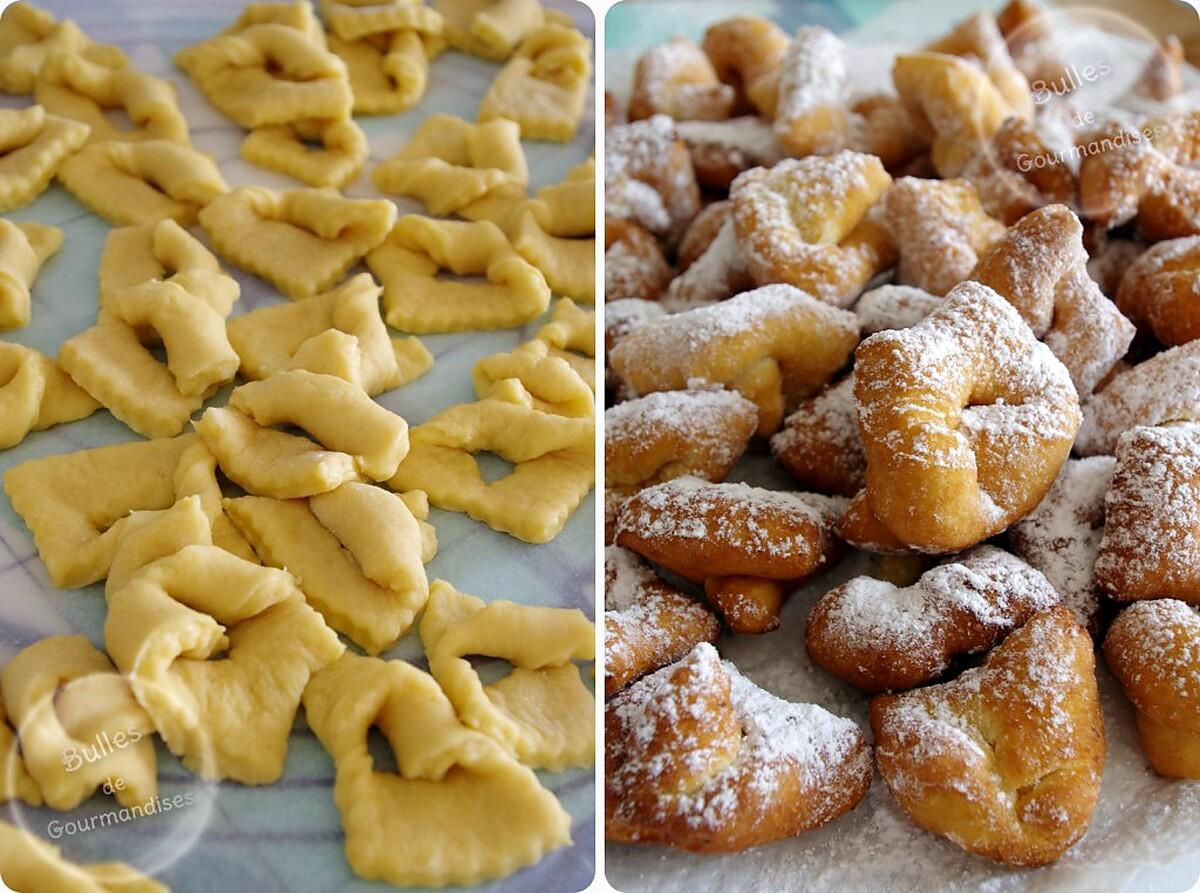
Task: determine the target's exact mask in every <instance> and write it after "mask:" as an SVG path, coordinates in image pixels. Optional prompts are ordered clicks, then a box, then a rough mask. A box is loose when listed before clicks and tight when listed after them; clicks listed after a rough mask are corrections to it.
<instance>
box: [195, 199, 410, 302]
mask: <svg viewBox="0 0 1200 893" xmlns="http://www.w3.org/2000/svg"><path fill="white" fill-rule="evenodd" d="M395 219H396V206H395V205H394V204H392V203H391V202H390V201H387V200H386V199H349V198H344V197H343V196H341V195H339V194H338V193H337V192H335V191H334V190H332V189H290V190H285V191H283V192H274V191H272V190H270V189H266V188H264V187H261V186H244V187H242V188H241V189H236V190H234V191H233V192H230V193H229V194H227V195H223V196H221V197H219V198H217V199H216V200H215V201H213V202H212V203H211V204H210V205H209V206H208V207H206V208H205V209H204V210H203V211H202V212H201V213H200V225H201V226H203V227H204V229H205V231H206V232H207V233H208V236H209V238H210V239H211V240H212V243H213V246H214V247H215V248H216V249H217V251H219V252H220V253H221V254H222V255H224V256H225V257H227V258H228V259H229V260H230V261H232V262H233V263H235V264H237V265H238V266H239V267H241V268H242V269H244V270H246V271H247V272H250V273H253V274H255V275H256V276H261V277H262V278H264V279H266V280H267V281H268V282H270V283H271V284H272V285H274V286H275V287H276V288H278V289H279V290H280V291H282V292H283V293H284V294H286V295H288V296H289V297H292V298H304V297H308V296H309V295H313V294H316V293H317V292H321V291H325V290H326V289H328V288H330V287H332V286H333V284H334V283H335V282H336V281H337V280H338V279H339V278H341V277H342V276H343V275H344V274H345V272H346V271H347V270H348V269H350V267H351V266H352V265H353V264H354V263H355V262H357V261H358V260H359V259H360V258H361V257H362V256H363V255H365V254H366V253H367V252H368V251H370V250H371V249H372V248H374V247H375V246H376V245H379V244H380V243H381V242H383V240H384V239H385V238H387V234H388V231H389V230H390V229H391V228H392V224H393V223H394V222H395Z"/></svg>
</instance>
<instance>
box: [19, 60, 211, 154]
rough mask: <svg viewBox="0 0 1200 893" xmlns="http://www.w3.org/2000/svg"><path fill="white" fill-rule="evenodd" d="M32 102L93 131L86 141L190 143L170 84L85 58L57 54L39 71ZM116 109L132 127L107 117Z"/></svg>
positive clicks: (150, 76)
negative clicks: (123, 114) (128, 127)
mask: <svg viewBox="0 0 1200 893" xmlns="http://www.w3.org/2000/svg"><path fill="white" fill-rule="evenodd" d="M33 98H34V99H35V100H36V101H37V102H38V103H39V104H41V105H42V106H44V107H45V109H46V111H48V112H50V113H51V114H55V115H61V116H62V117H64V118H71V119H73V120H75V121H80V122H82V123H84V124H86V125H87V126H88V127H89V128H91V134H90V135H89V137H88V140H89V141H90V142H93V143H98V142H103V141H105V140H170V141H171V142H175V143H183V144H184V145H188V144H190V143H191V136H190V135H189V134H188V126H187V121H186V120H184V117H183V112H181V111H180V110H179V101H178V99H177V97H176V96H175V88H174V87H173V86H172V85H171V82H170V81H165V80H163V79H162V78H156V77H154V76H153V75H149V74H145V73H143V72H140V71H135V70H134V69H132V68H110V67H108V66H106V65H102V64H100V63H97V62H89V61H88V60H87V59H85V58H84V57H83V56H78V55H69V54H62V53H60V54H55V55H52V56H50V57H48V58H47V59H46V61H45V63H44V64H43V65H42V68H41V71H39V72H38V77H37V82H36V83H35V85H34V89H33ZM111 109H120V110H121V111H123V112H124V113H125V115H126V116H127V117H128V118H129V121H130V123H131V124H132V125H133V128H132V129H125V128H122V127H118V126H116V125H115V124H113V123H112V121H111V120H110V119H109V118H108V116H107V115H106V114H105V113H106V112H107V111H109V110H111Z"/></svg>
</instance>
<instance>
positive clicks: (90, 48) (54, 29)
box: [0, 2, 129, 93]
mask: <svg viewBox="0 0 1200 893" xmlns="http://www.w3.org/2000/svg"><path fill="white" fill-rule="evenodd" d="M59 53H65V54H68V55H77V56H82V57H83V58H84V59H87V60H88V61H89V62H96V63H99V64H100V65H107V66H109V67H110V68H124V67H125V66H126V65H128V64H129V62H128V60H127V59H126V58H125V54H124V53H123V52H121V51H120V50H119V49H117V48H116V47H114V46H109V45H108V44H105V43H97V42H96V41H94V40H92V39H91V38H89V37H88V36H87V35H86V34H84V33H83V31H81V30H80V29H79V26H78V25H76V24H75V23H74V22H73V21H71V20H70V19H64V20H63V21H61V22H56V21H55V20H54V16H52V15H51V14H50V13H48V12H46V11H45V10H44V9H39V8H38V7H36V6H34V5H33V4H32V3H23V2H18V3H13V4H10V5H9V6H7V7H5V9H4V13H3V14H2V15H0V90H3V91H4V92H5V93H30V92H32V91H33V85H34V81H35V80H36V79H37V75H38V72H39V71H40V70H41V68H42V63H43V62H45V61H46V59H47V58H48V57H50V56H52V55H57V54H59Z"/></svg>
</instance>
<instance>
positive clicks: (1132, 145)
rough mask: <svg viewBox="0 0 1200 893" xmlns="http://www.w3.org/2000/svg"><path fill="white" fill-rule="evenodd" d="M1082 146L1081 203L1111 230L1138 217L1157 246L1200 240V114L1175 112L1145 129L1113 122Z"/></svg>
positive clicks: (1143, 232) (1141, 227) (1141, 229)
mask: <svg viewBox="0 0 1200 893" xmlns="http://www.w3.org/2000/svg"><path fill="white" fill-rule="evenodd" d="M1084 139H1088V137H1086V136H1085V137H1082V138H1081V139H1080V143H1081V145H1082V146H1083V148H1084V149H1085V150H1086V151H1083V153H1082V154H1083V158H1082V160H1081V162H1080V165H1079V201H1080V205H1081V207H1082V209H1083V212H1084V214H1085V215H1086V216H1087V217H1089V218H1091V219H1092V220H1094V221H1096V222H1097V223H1099V224H1101V225H1102V226H1104V227H1106V228H1108V229H1114V228H1116V227H1118V226H1122V225H1123V224H1125V223H1128V222H1129V221H1131V220H1134V219H1135V218H1136V220H1137V228H1138V231H1139V232H1140V233H1141V235H1142V236H1144V237H1145V238H1146V239H1148V240H1150V241H1152V242H1156V241H1161V240H1163V239H1178V238H1182V237H1183V236H1194V235H1200V207H1198V203H1200V199H1197V195H1200V172H1197V171H1196V170H1195V169H1194V168H1193V167H1192V165H1193V164H1194V163H1195V162H1196V160H1197V159H1198V158H1200V112H1175V113H1173V114H1169V115H1165V116H1163V117H1161V118H1155V119H1152V120H1150V121H1146V122H1145V123H1143V124H1142V125H1141V127H1140V128H1137V127H1134V126H1132V125H1131V124H1130V123H1129V122H1127V121H1123V120H1121V119H1113V120H1111V121H1109V122H1107V123H1106V124H1105V125H1104V126H1102V127H1100V128H1099V129H1098V130H1097V131H1096V132H1095V133H1093V134H1091V135H1090V141H1088V142H1086V143H1084V142H1083V140H1084Z"/></svg>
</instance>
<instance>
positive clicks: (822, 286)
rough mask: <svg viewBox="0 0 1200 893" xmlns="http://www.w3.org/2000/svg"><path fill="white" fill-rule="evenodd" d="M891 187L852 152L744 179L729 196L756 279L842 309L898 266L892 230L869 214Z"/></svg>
mask: <svg viewBox="0 0 1200 893" xmlns="http://www.w3.org/2000/svg"><path fill="white" fill-rule="evenodd" d="M891 183H892V178H891V177H890V176H889V175H888V173H887V171H885V170H884V169H883V164H882V163H881V162H880V161H879V159H878V158H875V157H874V156H871V155H863V154H861V153H859V152H849V151H843V152H839V153H837V154H836V155H832V156H829V157H823V156H810V157H808V158H801V159H793V158H789V159H786V160H785V161H781V162H780V163H779V164H777V165H775V167H773V168H755V169H753V170H749V171H746V172H745V173H744V174H741V175H740V176H739V177H738V178H737V179H736V180H734V181H733V186H732V188H731V189H730V192H729V196H730V198H732V199H733V221H734V228H735V230H736V232H737V239H738V244H739V245H740V247H741V249H742V252H743V253H744V255H745V257H746V265H747V267H748V268H749V270H750V272H751V274H752V275H753V276H754V278H755V279H756V280H757V281H758V282H760V283H768V282H786V283H789V284H791V285H795V286H797V287H798V288H802V289H804V290H805V291H807V292H808V293H809V294H812V295H815V296H816V297H818V298H820V299H821V300H823V301H828V302H830V303H833V304H837V305H838V306H841V307H844V306H846V305H848V304H850V303H852V302H853V301H854V299H855V298H857V297H858V295H859V294H860V293H861V292H862V289H863V286H865V285H866V284H867V282H868V281H869V280H870V279H871V277H872V276H874V275H875V274H876V273H879V272H881V271H883V270H886V269H887V268H888V267H890V266H891V265H892V264H893V263H894V262H895V250H894V248H893V247H892V242H891V238H890V237H889V236H888V232H887V228H886V227H885V226H884V225H883V223H882V222H881V221H879V220H877V219H876V218H875V217H874V215H872V214H870V213H868V212H869V211H870V209H871V207H872V206H873V205H874V204H875V203H876V202H877V201H878V200H879V198H880V197H881V196H882V195H883V194H884V192H885V191H886V190H887V188H888V187H889V186H890V185H891Z"/></svg>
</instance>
